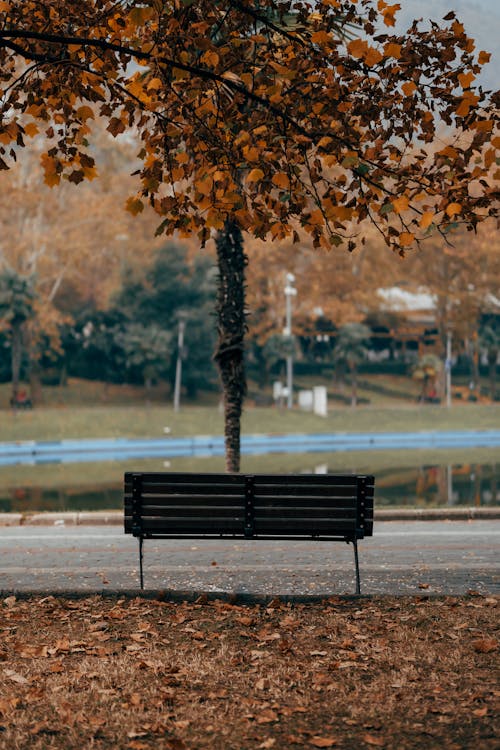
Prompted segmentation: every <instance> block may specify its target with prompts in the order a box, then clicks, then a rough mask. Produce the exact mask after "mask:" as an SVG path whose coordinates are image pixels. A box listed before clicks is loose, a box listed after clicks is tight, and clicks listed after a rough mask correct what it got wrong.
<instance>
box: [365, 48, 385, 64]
mask: <svg viewBox="0 0 500 750" xmlns="http://www.w3.org/2000/svg"><path fill="white" fill-rule="evenodd" d="M382 58H383V55H382V53H381V52H379V51H378V49H375V47H369V48H368V52H367V53H366V55H365V56H364V61H365V63H366V64H367V65H368V66H369V67H370V68H371V67H372V65H376V64H377V63H379V62H380V61H381V60H382Z"/></svg>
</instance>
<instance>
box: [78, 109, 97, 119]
mask: <svg viewBox="0 0 500 750" xmlns="http://www.w3.org/2000/svg"><path fill="white" fill-rule="evenodd" d="M76 114H77V115H78V117H79V118H80V120H83V121H85V120H93V119H94V110H93V109H92V108H91V107H87V106H84V107H78V109H77V110H76Z"/></svg>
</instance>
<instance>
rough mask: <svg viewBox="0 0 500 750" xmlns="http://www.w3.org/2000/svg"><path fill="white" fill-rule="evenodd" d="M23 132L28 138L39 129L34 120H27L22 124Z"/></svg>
mask: <svg viewBox="0 0 500 750" xmlns="http://www.w3.org/2000/svg"><path fill="white" fill-rule="evenodd" d="M24 132H25V133H26V135H27V136H28V138H33V136H35V135H36V134H37V133H38V132H39V130H38V127H37V126H36V125H35V123H34V122H29V123H28V124H27V125H25V126H24Z"/></svg>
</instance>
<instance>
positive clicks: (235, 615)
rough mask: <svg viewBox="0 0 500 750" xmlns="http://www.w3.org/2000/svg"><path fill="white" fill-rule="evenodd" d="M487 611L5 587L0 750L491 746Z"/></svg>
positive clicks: (491, 632)
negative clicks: (31, 592)
mask: <svg viewBox="0 0 500 750" xmlns="http://www.w3.org/2000/svg"><path fill="white" fill-rule="evenodd" d="M471 594H473V592H471ZM497 605H498V599H497V598H493V597H481V596H479V595H470V596H466V597H461V598H452V597H446V598H440V599H437V598H427V597H425V596H423V597H419V598H392V597H387V598H362V599H357V600H356V599H342V598H332V599H329V600H327V601H325V602H323V603H307V604H304V603H302V604H299V603H295V604H293V603H284V602H280V601H279V600H273V601H271V602H268V603H267V604H254V605H241V604H237V603H228V602H223V601H220V600H219V601H215V602H207V601H203V600H201V601H198V602H196V603H187V602H184V603H173V602H168V601H162V600H161V595H160V597H159V598H158V599H152V600H151V599H142V598H133V599H128V598H126V597H122V598H120V599H118V598H113V597H111V596H108V597H99V596H94V597H92V598H83V599H65V598H59V597H58V598H54V597H52V596H48V597H43V598H39V597H37V598H32V599H27V600H16V599H15V597H14V596H6V597H5V599H4V601H3V603H2V602H0V613H1V620H0V628H1V630H2V636H1V639H0V747H1V748H6V749H7V748H9V750H10V749H11V748H12V749H14V748H30V750H45V749H46V748H61V749H64V750H73V749H74V750H80V749H81V748H84V747H85V748H87V747H88V748H90V747H92V748H96V750H100V749H102V750H104V749H105V748H110V749H111V748H113V750H115V749H121V748H124V749H127V750H149V748H155V749H158V748H160V749H161V750H188V749H189V750H196V749H197V748H211V749H213V750H245V749H246V748H249V749H252V750H254V749H256V748H259V749H261V748H262V749H263V750H265V749H269V748H274V749H275V750H283V749H285V748H286V749H287V750H288V748H291V749H292V750H293V748H329V747H338V748H347V749H350V748H361V749H363V748H368V749H369V748H374V747H381V748H394V749H395V750H396V749H397V750H405V749H408V750H415V749H416V748H417V749H418V748H422V750H424V749H425V750H427V749H428V748H436V749H437V748H440V749H441V748H450V750H451V749H452V748H454V749H455V750H457V749H459V748H478V750H488V749H489V748H491V749H493V748H496V747H498V744H497V739H498V736H499V732H500V726H499V725H498V714H495V706H496V705H497V703H498V696H499V693H498V682H497V680H496V677H497V676H498V674H497V673H496V672H495V670H496V668H497V666H498V630H497V628H498V610H497Z"/></svg>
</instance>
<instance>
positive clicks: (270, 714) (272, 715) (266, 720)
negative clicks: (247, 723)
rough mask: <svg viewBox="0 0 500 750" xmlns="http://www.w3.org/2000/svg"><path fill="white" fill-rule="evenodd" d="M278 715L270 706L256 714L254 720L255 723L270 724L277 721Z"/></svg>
mask: <svg viewBox="0 0 500 750" xmlns="http://www.w3.org/2000/svg"><path fill="white" fill-rule="evenodd" d="M278 720H279V716H278V714H277V713H276V711H273V710H272V709H271V708H266V709H264V710H263V711H261V713H260V714H259V715H258V716H257V718H256V722H257V724H270V723H271V722H273V721H278Z"/></svg>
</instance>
